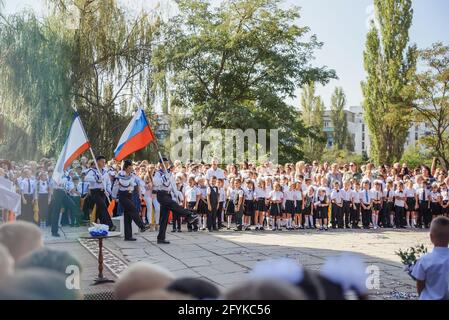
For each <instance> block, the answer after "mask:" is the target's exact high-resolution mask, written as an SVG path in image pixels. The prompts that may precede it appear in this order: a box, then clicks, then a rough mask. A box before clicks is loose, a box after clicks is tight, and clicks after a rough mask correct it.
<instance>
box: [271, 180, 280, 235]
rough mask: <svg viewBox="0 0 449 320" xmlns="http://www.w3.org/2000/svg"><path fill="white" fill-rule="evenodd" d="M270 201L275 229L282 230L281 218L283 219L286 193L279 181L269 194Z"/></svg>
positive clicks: (273, 228) (273, 227)
mask: <svg viewBox="0 0 449 320" xmlns="http://www.w3.org/2000/svg"><path fill="white" fill-rule="evenodd" d="M268 200H269V201H270V216H271V217H272V218H273V225H272V230H273V231H281V228H280V226H281V221H280V220H281V219H282V209H281V206H282V202H283V201H284V193H283V192H282V187H281V185H280V184H279V182H276V183H275V184H274V185H273V190H272V191H271V192H270V193H269V195H268Z"/></svg>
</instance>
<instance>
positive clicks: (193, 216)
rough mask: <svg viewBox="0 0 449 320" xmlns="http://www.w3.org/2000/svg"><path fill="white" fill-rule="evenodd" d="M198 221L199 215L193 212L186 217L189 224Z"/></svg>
mask: <svg viewBox="0 0 449 320" xmlns="http://www.w3.org/2000/svg"><path fill="white" fill-rule="evenodd" d="M199 221H200V217H199V216H198V215H197V214H195V213H192V214H191V215H190V216H188V217H187V222H188V223H190V224H198V222H199Z"/></svg>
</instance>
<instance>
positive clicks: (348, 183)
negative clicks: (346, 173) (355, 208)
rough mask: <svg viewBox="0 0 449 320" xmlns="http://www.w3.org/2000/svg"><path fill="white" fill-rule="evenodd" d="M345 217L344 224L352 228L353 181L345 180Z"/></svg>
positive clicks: (347, 227) (343, 191)
mask: <svg viewBox="0 0 449 320" xmlns="http://www.w3.org/2000/svg"><path fill="white" fill-rule="evenodd" d="M341 191H342V193H343V218H344V225H345V228H346V229H349V228H351V226H350V225H351V204H352V201H351V197H352V189H351V181H350V180H345V181H344V182H343V190H341Z"/></svg>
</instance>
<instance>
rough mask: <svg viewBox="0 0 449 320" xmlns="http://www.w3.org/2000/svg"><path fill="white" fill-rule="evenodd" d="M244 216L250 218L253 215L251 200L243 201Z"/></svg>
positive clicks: (252, 202)
mask: <svg viewBox="0 0 449 320" xmlns="http://www.w3.org/2000/svg"><path fill="white" fill-rule="evenodd" d="M244 214H245V216H252V215H253V214H254V201H253V200H245V210H244Z"/></svg>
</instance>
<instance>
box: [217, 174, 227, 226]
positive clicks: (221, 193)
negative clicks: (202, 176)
mask: <svg viewBox="0 0 449 320" xmlns="http://www.w3.org/2000/svg"><path fill="white" fill-rule="evenodd" d="M225 201H226V192H225V181H224V179H222V178H220V179H218V210H217V220H218V221H217V224H218V230H220V229H223V221H224V220H223V218H224V217H223V215H224V212H223V208H224V203H225Z"/></svg>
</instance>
